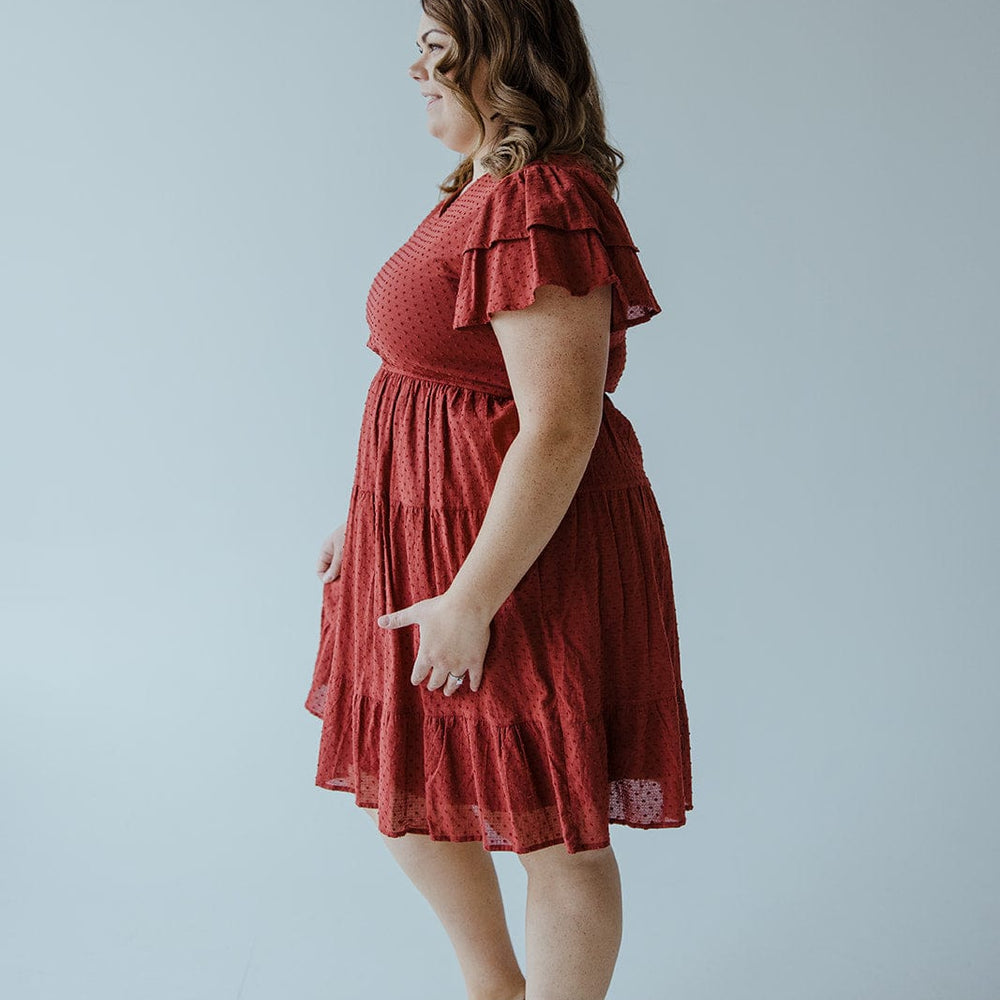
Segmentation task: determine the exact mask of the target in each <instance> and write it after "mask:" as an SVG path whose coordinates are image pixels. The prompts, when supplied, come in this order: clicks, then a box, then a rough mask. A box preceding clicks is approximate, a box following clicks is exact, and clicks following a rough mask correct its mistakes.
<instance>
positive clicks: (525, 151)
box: [420, 0, 625, 200]
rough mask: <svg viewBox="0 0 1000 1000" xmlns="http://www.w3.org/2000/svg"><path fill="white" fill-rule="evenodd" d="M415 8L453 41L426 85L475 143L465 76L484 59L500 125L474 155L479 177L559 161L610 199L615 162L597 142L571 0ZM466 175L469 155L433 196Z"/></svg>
mask: <svg viewBox="0 0 1000 1000" xmlns="http://www.w3.org/2000/svg"><path fill="white" fill-rule="evenodd" d="M420 6H421V7H422V8H423V11H424V13H425V14H426V15H427V16H428V17H431V18H433V19H434V20H435V21H439V22H440V23H441V24H442V25H443V26H444V27H445V28H447V29H448V31H449V33H450V34H451V36H452V38H453V39H454V43H453V44H452V45H449V47H448V48H447V49H445V51H444V53H443V54H442V56H441V58H440V59H439V60H438V62H437V64H436V66H435V67H434V70H433V78H434V82H435V83H436V84H437V85H438V86H439V87H442V88H444V89H446V90H449V91H451V93H452V94H454V96H455V99H456V101H457V102H458V103H459V104H460V105H461V106H462V107H463V108H464V109H465V110H466V111H467V112H468V114H469V115H470V116H471V117H472V119H473V121H475V122H476V123H477V125H478V126H479V142H480V144H482V143H483V142H484V141H485V139H486V122H485V120H484V119H483V116H482V115H481V114H480V113H479V109H478V108H477V107H476V103H475V101H474V99H473V96H472V77H473V73H474V72H475V69H476V67H477V65H478V64H479V61H480V59H482V58H485V59H486V61H487V64H488V65H487V69H486V81H485V91H486V98H487V100H488V101H489V102H490V104H491V105H493V106H494V107H495V108H496V115H494V117H498V118H499V121H500V128H499V132H498V135H497V140H496V142H495V144H494V146H493V148H492V149H491V150H490V151H489V152H488V153H486V154H485V155H484V156H483V157H482V162H483V166H484V167H486V169H487V170H488V171H489V173H491V174H492V175H493V176H494V177H506V176H507V175H508V174H510V173H513V172H514V171H515V170H519V169H520V168H521V167H523V166H524V165H525V164H526V163H529V162H531V161H532V160H541V161H542V162H548V158H549V157H550V156H555V155H562V154H568V155H571V156H576V157H580V158H582V159H583V160H584V161H585V162H586V164H587V165H588V166H590V167H591V168H592V169H593V170H594V171H595V172H596V173H598V174H599V175H600V176H601V178H602V179H603V180H604V183H605V185H606V186H607V188H608V191H609V192H610V193H611V194H612V196H613V197H614V198H615V199H616V200H617V198H618V171H619V170H620V169H621V168H622V165H623V164H624V162H625V156H624V154H623V153H622V152H621V150H619V149H616V148H615V147H614V146H612V145H610V144H609V143H608V141H607V138H606V136H605V119H604V105H603V101H602V97H601V89H600V83H599V81H598V79H597V73H596V71H595V69H594V64H593V61H592V59H591V56H590V49H589V47H588V45H587V39H586V36H585V34H584V31H583V26H582V25H581V23H580V15H579V13H578V12H577V9H576V7H575V6H574V4H573V2H572V0H420ZM452 71H453V72H452ZM445 73H449V74H450V75H449V76H445V75H444V74H445ZM473 167H474V163H473V158H472V157H466V158H465V159H464V160H462V162H461V163H460V164H459V165H458V166H457V167H456V168H455V170H454V171H452V173H451V174H449V176H448V177H447V178H446V179H445V181H444V183H442V184H441V185H439V188H440V190H441V192H442V195H443V196H444V197H447V196H448V195H451V194H454V193H455V192H456V191H458V190H460V189H461V188H463V187H465V185H466V184H467V183H468V182H469V181H470V180H471V179H472V173H473Z"/></svg>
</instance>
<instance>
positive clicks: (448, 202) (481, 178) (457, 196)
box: [437, 173, 496, 219]
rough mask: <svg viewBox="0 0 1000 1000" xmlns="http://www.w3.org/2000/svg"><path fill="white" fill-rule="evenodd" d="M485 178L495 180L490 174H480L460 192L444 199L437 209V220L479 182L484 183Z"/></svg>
mask: <svg viewBox="0 0 1000 1000" xmlns="http://www.w3.org/2000/svg"><path fill="white" fill-rule="evenodd" d="M487 178H489V179H490V180H495V179H496V178H495V177H494V176H493V175H492V174H490V173H485V174H480V175H479V176H478V177H477V178H476V179H475V180H474V181H469V183H468V184H466V185H465V187H464V188H462V190H461V191H456V192H454V193H453V194H452V195H450V196H449V197H448V198H445V200H444V201H443V202H442V203H441V207H440V208H439V209H438V212H437V215H438V218H439V219H440V218H441V217H442V216H443V215H444V213H445V212H446V211H447V210H448V209H449V208H451V206H452V205H454V204H455V202H456V201H459V200H460V199H461V198H464V197H465V195H466V194H467V193H468V192H469V191H471V190H472V189H473V188H474V187H475V186H476V185H477V184H478V183H479V182H480V181H484V180H486V179H487Z"/></svg>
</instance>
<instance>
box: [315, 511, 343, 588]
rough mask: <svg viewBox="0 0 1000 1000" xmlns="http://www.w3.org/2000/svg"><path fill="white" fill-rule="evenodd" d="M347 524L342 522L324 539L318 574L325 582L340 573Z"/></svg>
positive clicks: (317, 566) (317, 569) (317, 562)
mask: <svg viewBox="0 0 1000 1000" xmlns="http://www.w3.org/2000/svg"><path fill="white" fill-rule="evenodd" d="M346 528H347V524H346V522H345V523H344V524H341V525H340V526H339V527H337V528H335V529H334V530H333V531H332V532H331V533H330V535H329V536H328V537H327V538H325V539H324V540H323V545H322V547H321V548H320V550H319V558H318V559H317V560H316V575H317V576H318V577H319V578H320V580H321V581H322V582H323V583H329V582H330V581H331V580H335V579H336V578H337V577H338V576H339V575H340V567H341V563H342V561H343V557H344V536H345V532H346Z"/></svg>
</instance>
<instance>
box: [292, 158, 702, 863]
mask: <svg viewBox="0 0 1000 1000" xmlns="http://www.w3.org/2000/svg"><path fill="white" fill-rule="evenodd" d="M636 254H637V249H636V247H635V245H634V244H633V243H632V239H631V236H630V235H629V231H628V229H627V228H626V225H625V221H624V219H623V218H622V215H621V213H620V211H619V209H618V206H617V204H616V202H615V201H614V199H613V197H612V196H611V194H610V193H609V191H608V190H607V188H606V187H605V186H604V183H603V181H602V180H601V178H600V177H599V175H597V174H596V173H595V172H594V171H593V170H591V169H590V168H589V167H588V166H586V165H585V164H584V163H583V161H581V160H577V159H575V158H572V157H569V156H565V155H563V156H556V157H551V158H550V159H549V161H548V162H542V161H541V160H536V161H533V162H531V163H529V164H527V165H526V166H525V167H523V168H522V169H520V170H518V171H516V172H514V173H512V174H510V175H508V176H507V177H504V178H499V179H498V178H494V177H492V176H491V175H489V174H486V175H483V176H482V177H480V178H478V179H477V180H475V181H473V182H471V184H468V185H466V187H465V188H464V189H463V190H462V191H461V192H460V193H459V194H458V195H457V196H452V197H451V198H449V199H447V200H446V201H444V202H439V203H438V204H436V205H435V206H434V208H433V209H432V210H431V211H430V212H429V213H428V215H427V216H425V218H424V219H423V221H422V222H421V223H420V224H419V225H418V226H417V228H416V230H414V232H413V234H412V235H411V236H410V238H409V239H408V240H407V241H406V243H404V244H403V246H402V247H400V248H399V250H397V251H396V252H395V253H394V254H393V255H392V257H390V258H389V260H388V261H387V262H386V263H385V264H384V265H383V267H382V268H381V270H380V271H379V272H378V274H377V276H376V277H375V280H374V282H373V283H372V286H371V289H370V292H369V295H368V301H367V307H366V316H367V320H368V325H369V328H370V333H371V335H370V338H369V340H368V344H367V346H368V347H370V348H371V349H372V350H373V351H375V352H376V353H377V354H378V355H379V356H380V357H381V358H382V365H381V367H380V368H379V369H378V371H377V372H376V374H375V376H374V378H373V380H372V383H371V386H370V388H369V390H368V395H367V400H366V403H365V408H364V413H363V416H362V422H361V435H360V442H359V446H358V458H357V465H356V469H355V476H354V483H353V488H352V492H351V497H350V503H349V507H348V513H347V527H346V535H345V539H344V552H343V562H342V565H341V571H340V575H339V576H338V577H337V578H336V579H334V580H332V581H330V582H329V583H327V584H325V585H324V587H323V601H322V611H321V618H320V641H319V650H318V653H317V656H316V662H315V670H314V675H313V679H312V684H311V687H310V690H309V693H308V696H307V698H306V702H305V707H306V708H307V709H308V710H309V711H310V712H312V713H313V714H314V715H316V716H318V717H319V718H321V719H322V720H323V726H322V732H321V736H320V746H319V762H318V767H317V772H316V781H315V783H316V784H317V785H318V786H320V787H322V788H328V789H333V790H339V791H345V792H351V793H352V794H353V795H354V797H355V802H356V803H357V805H359V806H368V807H375V808H377V809H378V825H379V829H380V830H381V831H382V833H384V834H387V835H389V836H401V835H403V834H405V833H408V832H413V833H424V834H429V835H430V837H431V838H433V839H434V840H450V841H470V840H480V841H482V844H483V846H484V848H486V849H487V850H501V851H516V852H518V853H524V852H527V851H532V850H536V849H539V848H542V847H547V846H550V845H553V844H559V843H562V844H564V845H565V847H566V850H567V851H568V852H570V853H575V852H577V851H583V850H589V849H596V848H601V847H606V846H608V845H609V844H610V842H611V841H610V836H609V833H610V829H609V824H611V823H619V824H624V825H627V826H631V827H674V826H682V825H683V824H684V822H685V811H686V810H689V809H691V808H692V802H691V761H690V749H689V737H688V719H687V711H686V707H685V702H684V692H683V688H682V685H681V675H680V655H679V646H678V636H677V622H676V618H675V612H674V598H673V591H672V581H671V570H670V555H669V551H668V548H667V540H666V537H665V534H664V528H663V523H662V520H661V515H660V510H659V508H658V506H657V503H656V500H655V498H654V495H653V492H652V489H651V487H650V483H649V480H648V479H647V477H646V473H645V472H644V470H643V464H642V452H641V449H640V447H639V443H638V441H637V439H636V436H635V432H634V431H633V428H632V425H631V423H630V422H629V421H628V419H627V418H626V417H625V416H624V415H623V414H622V413H621V412H620V411H619V410H618V409H617V408H616V407H615V405H614V404H613V403H612V401H611V399H610V397H609V396H608V395H607V394H608V393H611V392H613V391H614V389H615V386H616V385H617V384H618V381H619V378H620V377H621V374H622V370H623V368H624V365H625V330H626V328H627V327H629V326H633V325H635V324H637V323H643V322H645V321H647V320H649V319H650V318H651V317H652V316H654V315H655V314H656V313H658V312H660V306H659V305H658V304H657V302H656V300H655V299H654V297H653V293H652V290H651V289H650V286H649V283H648V281H647V279H646V276H645V274H644V272H643V270H642V267H641V265H640V264H639V261H638V258H637V256H636ZM543 284H553V285H561V286H562V287H564V288H567V289H569V290H570V291H571V292H572V293H573V294H575V295H582V294H584V293H586V292H588V291H589V290H590V289H592V288H594V287H595V286H598V285H606V284H612V285H613V286H614V287H613V294H612V298H613V304H612V315H611V330H612V333H611V345H610V354H609V364H608V373H607V382H606V386H605V390H606V392H605V396H604V404H603V405H604V415H603V419H602V423H601V428H600V432H599V435H598V439H597V443H596V445H595V447H594V450H593V452H592V455H591V458H590V461H589V464H588V466H587V468H586V471H585V473H584V475H583V479H582V481H581V482H580V486H579V489H578V490H577V492H576V494H575V496H574V498H573V500H572V501H571V503H570V506H569V509H568V511H567V513H566V515H565V517H564V518H563V520H562V521H561V522H560V524H559V527H558V528H557V529H556V531H555V534H554V535H553V537H552V539H551V541H549V543H548V544H547V545H546V547H545V548H544V550H543V551H542V553H541V554H540V555H539V557H538V559H537V560H536V561H535V562H534V564H533V565H532V566H531V567H530V568H529V569H528V571H527V573H526V574H525V576H524V577H523V578H522V580H521V581H520V583H519V584H518V585H517V587H516V588H515V589H514V591H513V592H512V593H511V595H510V597H509V598H508V599H507V600H506V601H505V602H504V604H503V605H502V606H501V608H500V609H499V611H498V612H497V614H496V615H495V617H494V619H493V622H492V626H491V633H492V634H491V639H490V645H489V648H488V650H487V654H486V659H485V662H484V673H483V680H482V684H481V686H480V689H479V691H477V692H473V691H472V690H470V687H469V683H468V681H466V683H465V684H463V685H462V686H461V687H460V688H458V690H457V691H456V692H455V693H454V694H453V695H452V696H450V697H445V696H444V695H443V694H442V692H441V689H438V690H435V691H429V690H428V689H427V681H426V679H425V680H424V682H423V683H422V684H420V685H419V686H415V685H413V684H411V683H410V672H411V670H412V667H413V662H414V660H415V658H416V655H417V647H418V642H419V626H405V627H402V628H398V629H382V628H379V626H378V624H377V623H376V619H377V618H378V616H379V615H382V614H384V613H386V612H388V611H394V610H398V609H400V608H404V607H407V606H408V605H411V604H413V603H415V602H416V601H420V600H423V599H424V598H428V597H433V596H435V595H437V594H440V593H443V592H444V591H445V590H446V589H447V588H448V586H449V584H450V582H451V580H452V578H453V577H454V575H455V573H456V572H457V571H458V568H459V567H460V566H461V564H462V562H463V560H464V559H465V556H466V554H467V553H468V551H469V549H470V548H471V547H472V544H473V542H474V541H475V538H476V533H477V531H478V528H479V525H480V524H481V522H482V519H483V516H484V515H485V513H486V509H487V505H488V504H489V500H490V496H491V494H492V491H493V486H494V483H495V481H496V477H497V473H498V471H499V469H500V464H501V462H502V460H503V457H504V454H505V452H506V449H507V447H508V446H509V445H510V443H511V441H512V440H513V438H514V436H515V434H516V433H517V429H518V419H517V409H516V406H515V402H514V399H513V398H512V395H511V387H510V383H509V381H508V379H507V375H506V370H505V367H504V362H503V356H502V354H501V352H500V347H499V344H498V341H497V339H496V337H495V335H494V333H493V330H492V327H491V326H490V315H491V314H492V313H494V312H497V311H498V310H501V309H518V308H522V307H524V306H527V305H529V304H530V303H531V302H532V301H533V298H534V289H535V288H536V287H537V286H539V285H543Z"/></svg>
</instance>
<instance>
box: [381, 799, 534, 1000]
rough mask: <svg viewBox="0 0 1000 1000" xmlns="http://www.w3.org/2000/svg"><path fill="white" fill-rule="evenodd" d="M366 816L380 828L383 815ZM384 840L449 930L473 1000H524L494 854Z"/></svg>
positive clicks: (470, 847)
mask: <svg viewBox="0 0 1000 1000" xmlns="http://www.w3.org/2000/svg"><path fill="white" fill-rule="evenodd" d="M365 812H367V813H368V815H369V816H371V818H372V819H373V820H375V822H376V823H377V822H378V810H376V809H365ZM382 839H383V841H384V842H385V844H386V846H387V847H388V848H389V851H390V853H391V854H392V855H393V857H394V858H395V859H396V861H397V862H398V863H399V866H400V868H402V869H403V871H404V872H405V873H406V874H407V875H408V876H409V878H410V881H412V882H413V884H414V885H415V886H416V887H417V889H418V890H419V891H420V893H421V894H422V895H423V896H424V897H425V898H426V899H427V901H428V902H429V903H430V904H431V907H432V909H433V910H434V912H435V913H436V914H437V915H438V918H439V919H440V920H441V923H442V924H443V925H444V929H445V931H446V932H447V934H448V937H449V938H450V939H451V943H452V945H453V946H454V948H455V953H456V954H457V956H458V962H459V965H460V966H461V969H462V975H463V976H464V977H465V988H466V991H467V993H468V996H469V1000H523V998H524V975H523V974H522V972H521V967H520V965H519V964H518V961H517V956H516V955H515V954H514V947H513V945H512V944H511V940H510V931H509V930H508V928H507V918H506V916H505V914H504V908H503V898H502V897H501V895H500V883H499V882H498V880H497V873H496V868H494V866H493V859H492V858H491V857H490V853H489V851H487V850H486V849H485V848H484V847H483V845H482V844H481V843H480V842H478V841H470V842H468V843H449V842H447V841H439V840H431V839H430V837H428V836H427V835H426V834H419V833H408V834H406V836H404V837H387V836H385V835H384V834H383V835H382Z"/></svg>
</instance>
